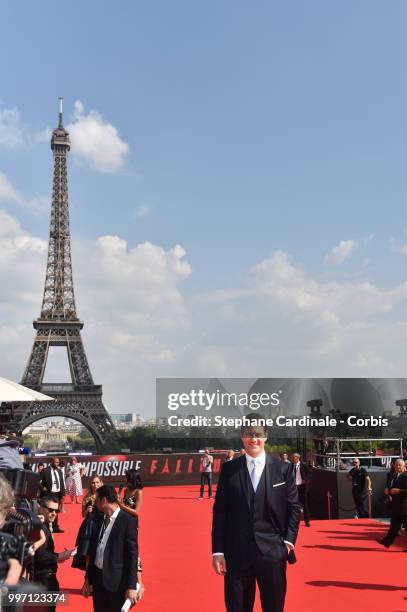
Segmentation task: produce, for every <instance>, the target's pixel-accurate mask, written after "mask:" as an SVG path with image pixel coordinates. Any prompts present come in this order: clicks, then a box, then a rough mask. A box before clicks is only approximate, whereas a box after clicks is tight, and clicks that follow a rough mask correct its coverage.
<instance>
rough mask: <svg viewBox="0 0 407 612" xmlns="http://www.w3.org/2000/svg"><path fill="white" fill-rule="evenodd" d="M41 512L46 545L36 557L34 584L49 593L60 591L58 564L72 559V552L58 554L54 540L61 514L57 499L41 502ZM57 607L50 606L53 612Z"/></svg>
mask: <svg viewBox="0 0 407 612" xmlns="http://www.w3.org/2000/svg"><path fill="white" fill-rule="evenodd" d="M39 504H40V512H41V514H42V515H43V516H44V519H45V520H44V524H43V530H44V532H45V544H43V545H42V546H41V547H40V548H39V549H38V550H37V552H36V553H35V556H34V573H33V574H34V575H33V577H34V582H36V583H38V584H41V585H42V586H44V587H45V588H46V589H47V591H52V592H57V591H59V583H58V579H57V570H58V563H63V562H64V561H66V560H67V559H69V558H70V557H71V553H72V550H66V549H65V550H64V551H63V552H60V553H56V552H55V550H54V540H53V538H52V530H53V523H54V521H55V519H56V516H57V514H58V512H59V503H58V499H57V498H56V497H53V496H51V495H47V496H46V497H42V498H41V499H40V500H39ZM54 610H55V606H50V607H49V611H50V612H53V611H54Z"/></svg>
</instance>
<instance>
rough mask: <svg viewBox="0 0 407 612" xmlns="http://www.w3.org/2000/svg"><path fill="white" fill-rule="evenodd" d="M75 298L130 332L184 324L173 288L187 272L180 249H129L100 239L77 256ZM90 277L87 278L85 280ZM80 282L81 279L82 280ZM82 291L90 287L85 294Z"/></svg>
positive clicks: (115, 238)
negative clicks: (77, 295)
mask: <svg viewBox="0 0 407 612" xmlns="http://www.w3.org/2000/svg"><path fill="white" fill-rule="evenodd" d="M81 259H82V261H83V262H84V264H86V265H85V266H84V265H83V264H82V265H81V273H80V279H79V280H81V281H85V282H84V286H83V287H82V289H81V294H84V295H85V300H86V303H88V304H92V305H94V307H95V308H96V309H98V311H99V312H100V310H101V309H103V312H104V316H105V317H107V318H108V319H109V320H111V322H112V323H114V321H115V319H117V317H119V319H120V325H121V328H122V329H125V330H126V332H130V333H140V332H141V331H143V332H145V331H151V330H159V329H171V328H173V327H177V326H179V325H181V326H185V325H186V324H187V316H186V311H185V306H184V302H183V298H182V295H181V293H180V291H179V288H178V287H179V285H180V283H182V282H183V281H184V280H185V279H186V278H188V276H189V275H190V273H191V267H190V265H189V263H188V262H187V261H185V251H184V249H183V248H182V247H181V246H179V245H176V246H175V247H174V248H172V249H169V250H168V251H165V250H164V249H163V248H162V247H159V246H157V245H154V244H151V243H149V242H145V243H143V244H138V245H137V246H135V247H133V248H129V247H128V245H127V243H126V241H125V240H123V239H121V238H120V237H118V236H102V237H100V238H99V239H98V240H97V241H96V243H94V244H93V245H92V248H90V247H89V249H88V253H87V254H85V253H84V254H83V256H82V257H81ZM90 278H91V279H92V280H91V281H90ZM85 279H86V280H85ZM88 287H91V291H89V289H88Z"/></svg>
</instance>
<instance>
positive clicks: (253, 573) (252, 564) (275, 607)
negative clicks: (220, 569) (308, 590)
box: [225, 542, 287, 612]
mask: <svg viewBox="0 0 407 612" xmlns="http://www.w3.org/2000/svg"><path fill="white" fill-rule="evenodd" d="M229 566H230V563H228V562H227V561H226V570H227V571H226V574H225V605H226V610H227V612H252V610H253V606H254V598H255V595H256V582H257V585H258V587H259V592H260V601H261V607H262V610H263V612H283V610H284V600H285V594H286V590H287V581H286V567H287V548H286V546H285V544H282V543H280V542H278V543H276V546H275V548H273V549H272V551H271V552H270V554H269V555H262V554H261V553H260V551H259V552H258V553H257V554H255V555H253V557H252V559H248V561H247V563H245V564H244V565H243V566H242V567H239V568H238V569H234V568H233V567H229Z"/></svg>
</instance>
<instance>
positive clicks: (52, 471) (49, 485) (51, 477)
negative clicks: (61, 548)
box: [40, 457, 65, 533]
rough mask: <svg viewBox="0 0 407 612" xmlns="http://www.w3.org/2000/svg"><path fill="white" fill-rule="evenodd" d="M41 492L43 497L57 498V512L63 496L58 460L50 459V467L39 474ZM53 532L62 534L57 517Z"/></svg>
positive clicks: (56, 458) (62, 479)
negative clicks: (52, 496)
mask: <svg viewBox="0 0 407 612" xmlns="http://www.w3.org/2000/svg"><path fill="white" fill-rule="evenodd" d="M40 486H41V492H42V494H43V495H54V496H55V497H57V498H58V503H59V510H60V509H61V504H62V500H63V498H64V496H65V484H64V477H63V474H62V470H61V469H60V467H59V458H58V457H52V459H51V461H50V465H49V466H48V467H46V468H45V469H44V470H42V472H41V484H40ZM54 532H55V533H63V532H64V531H63V529H61V528H60V526H59V522H58V517H57V519H56V520H55V523H54Z"/></svg>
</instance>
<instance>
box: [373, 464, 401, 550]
mask: <svg viewBox="0 0 407 612" xmlns="http://www.w3.org/2000/svg"><path fill="white" fill-rule="evenodd" d="M385 494H386V495H389V496H390V497H391V521H390V527H389V530H388V532H387V534H386V535H385V536H384V538H383V539H382V540H377V541H378V542H379V544H382V546H384V547H385V548H389V547H390V546H391V545H392V544H393V542H394V540H395V538H396V536H397V534H398V532H399V529H400V527H401V526H402V524H403V523H405V522H406V521H407V471H406V465H405V463H404V460H403V459H397V461H396V462H395V464H394V475H393V478H392V480H391V482H390V485H389V487H388V488H386V489H385Z"/></svg>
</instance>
